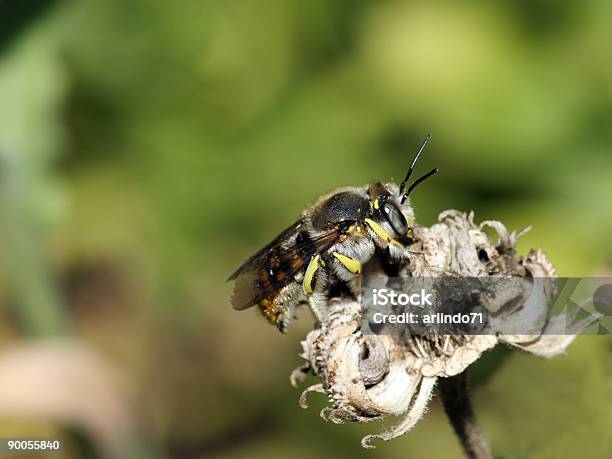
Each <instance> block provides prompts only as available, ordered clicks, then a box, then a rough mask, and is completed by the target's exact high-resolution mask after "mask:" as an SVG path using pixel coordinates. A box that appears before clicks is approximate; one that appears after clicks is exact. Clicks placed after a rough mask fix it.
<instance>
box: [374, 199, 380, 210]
mask: <svg viewBox="0 0 612 459" xmlns="http://www.w3.org/2000/svg"><path fill="white" fill-rule="evenodd" d="M378 207H379V206H378V199H375V200H374V208H375V209H378Z"/></svg>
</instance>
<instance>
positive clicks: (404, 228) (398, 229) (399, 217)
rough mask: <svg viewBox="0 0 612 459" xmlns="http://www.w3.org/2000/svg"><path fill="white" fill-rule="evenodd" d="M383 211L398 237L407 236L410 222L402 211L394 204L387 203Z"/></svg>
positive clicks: (383, 206)
mask: <svg viewBox="0 0 612 459" xmlns="http://www.w3.org/2000/svg"><path fill="white" fill-rule="evenodd" d="M382 211H383V214H384V215H385V218H386V219H387V221H388V222H389V224H390V225H391V227H392V228H393V231H395V233H396V234H397V236H399V237H401V236H405V235H406V233H407V232H408V222H406V218H405V217H404V215H403V214H402V213H401V212H400V210H399V209H398V208H397V207H396V206H395V205H394V204H392V203H390V202H386V203H384V204H383V205H382Z"/></svg>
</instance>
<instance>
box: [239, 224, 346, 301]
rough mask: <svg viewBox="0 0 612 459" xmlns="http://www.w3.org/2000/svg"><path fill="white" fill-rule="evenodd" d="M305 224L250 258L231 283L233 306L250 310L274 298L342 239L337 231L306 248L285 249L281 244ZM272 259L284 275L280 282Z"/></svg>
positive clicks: (314, 241)
mask: <svg viewBox="0 0 612 459" xmlns="http://www.w3.org/2000/svg"><path fill="white" fill-rule="evenodd" d="M301 226H302V222H301V221H299V222H296V223H295V224H294V225H292V226H290V227H289V228H287V229H286V230H285V231H283V232H282V233H281V234H280V235H279V236H278V237H277V238H276V239H274V241H272V242H271V243H270V244H268V245H267V246H266V247H264V248H263V249H261V250H260V251H258V252H257V253H256V254H255V255H253V256H252V257H251V258H249V259H248V260H247V261H246V262H245V263H244V264H243V265H242V266H241V267H240V268H238V270H237V271H236V272H235V273H234V274H232V275H231V276H230V278H229V279H228V280H235V281H236V283H235V285H234V295H233V296H232V305H233V307H234V309H238V310H241V309H247V308H249V307H251V306H253V305H255V304H257V303H259V302H260V301H261V300H263V299H265V298H268V297H270V296H272V295H273V294H274V293H275V292H277V291H278V290H280V289H281V288H283V287H285V286H286V285H287V284H288V283H289V282H292V281H293V278H294V276H295V275H296V274H297V273H298V272H299V271H300V270H304V269H306V266H307V264H308V262H309V261H310V258H311V257H312V256H314V255H315V254H316V253H323V252H326V251H327V250H329V248H331V247H332V246H333V245H334V244H336V243H337V242H338V241H339V240H340V238H341V237H342V233H341V232H340V231H339V230H338V229H337V228H334V229H331V230H329V231H327V232H325V233H322V234H320V235H317V236H316V237H313V238H312V239H308V240H307V241H306V242H304V243H303V244H295V245H293V246H291V247H287V248H285V247H282V246H281V243H282V242H283V241H286V240H287V239H289V238H290V237H291V236H292V235H294V234H295V233H297V232H298V231H299V229H300V227H301ZM271 257H274V261H275V263H276V265H275V269H274V270H275V272H276V273H282V278H281V279H278V278H276V277H273V275H272V274H270V273H269V269H270V266H271Z"/></svg>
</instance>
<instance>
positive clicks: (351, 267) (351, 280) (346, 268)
mask: <svg viewBox="0 0 612 459" xmlns="http://www.w3.org/2000/svg"><path fill="white" fill-rule="evenodd" d="M332 257H333V260H332V267H333V271H334V273H335V274H336V276H338V278H339V279H342V280H343V281H345V282H346V283H347V285H348V286H349V287H350V289H351V292H353V295H355V298H358V297H359V293H360V291H361V270H362V269H361V268H362V264H361V261H359V260H358V259H356V258H353V257H349V256H347V255H343V254H341V253H338V252H332Z"/></svg>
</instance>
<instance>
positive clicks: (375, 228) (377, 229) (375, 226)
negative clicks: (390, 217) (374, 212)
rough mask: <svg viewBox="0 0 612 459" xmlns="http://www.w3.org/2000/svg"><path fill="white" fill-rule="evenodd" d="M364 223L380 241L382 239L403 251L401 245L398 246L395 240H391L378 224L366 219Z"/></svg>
mask: <svg viewBox="0 0 612 459" xmlns="http://www.w3.org/2000/svg"><path fill="white" fill-rule="evenodd" d="M364 222H365V223H366V224H367V225H368V226H369V227H370V228H372V231H374V232H375V233H376V234H377V235H378V236H379V237H380V238H381V239H383V240H384V241H387V242H388V243H389V244H393V245H394V246H396V247H398V248H400V249H403V248H404V246H403V245H402V244H400V243H399V242H397V241H396V240H395V239H393V238H392V237H391V235H390V234H389V233H387V231H385V229H384V228H383V227H382V226H380V225H379V224H378V223H376V222H375V221H374V220H372V219H371V218H366V219H364Z"/></svg>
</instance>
